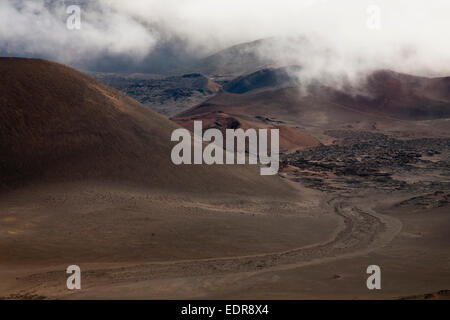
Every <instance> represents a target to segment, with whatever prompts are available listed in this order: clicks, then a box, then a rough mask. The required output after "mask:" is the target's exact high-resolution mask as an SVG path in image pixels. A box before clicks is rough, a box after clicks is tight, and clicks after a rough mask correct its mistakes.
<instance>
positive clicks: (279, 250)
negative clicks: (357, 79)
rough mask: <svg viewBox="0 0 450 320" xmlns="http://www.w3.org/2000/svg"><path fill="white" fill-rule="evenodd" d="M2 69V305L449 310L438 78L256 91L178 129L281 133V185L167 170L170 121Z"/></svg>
mask: <svg viewBox="0 0 450 320" xmlns="http://www.w3.org/2000/svg"><path fill="white" fill-rule="evenodd" d="M250 58H251V57H250ZM0 69H1V71H2V72H0V78H1V77H3V78H2V79H0V80H2V81H0V96H1V97H2V101H1V103H2V107H1V108H0V118H1V119H0V120H1V121H0V132H1V133H2V134H1V135H0V146H1V148H0V160H1V161H0V169H1V180H0V190H1V193H0V298H2V299H185V298H191V299H197V298H205V299H332V298H335V299H336V298H337V299H381V298H387V299H399V298H405V299H448V298H449V297H450V291H449V290H450V249H449V248H450V232H449V230H450V219H449V218H450V217H449V214H450V149H449V147H450V138H449V137H450V132H449V120H448V114H449V113H448V112H449V110H450V109H449V108H450V98H449V97H448V92H449V91H448V86H447V85H448V83H449V81H448V80H449V79H448V78H442V79H434V80H433V79H431V80H430V79H416V78H411V77H409V76H405V75H400V74H396V73H389V72H381V73H377V74H376V75H375V78H373V79H372V87H373V88H372V89H373V91H374V92H375V93H379V92H381V93H380V94H379V96H380V98H379V99H378V98H377V99H375V100H367V98H364V97H357V98H355V97H353V96H347V95H345V94H343V93H340V92H335V91H333V90H330V89H327V88H323V87H318V88H315V89H314V88H312V89H311V90H313V91H312V93H311V94H310V95H307V96H300V95H299V92H298V90H297V89H296V88H290V87H288V88H278V87H276V88H272V87H271V88H269V89H267V90H265V89H261V87H260V86H259V85H258V86H257V88H258V89H257V90H253V89H252V88H247V89H252V90H250V91H248V92H245V93H242V94H235V93H229V92H224V91H220V92H219V93H218V94H217V95H215V96H214V97H213V98H211V99H209V100H208V101H207V102H204V103H202V104H200V105H198V106H196V107H194V108H192V109H190V110H187V111H183V113H182V114H179V115H178V116H177V117H176V118H175V120H176V119H178V121H179V124H181V125H184V126H186V127H189V126H190V123H189V121H192V120H194V119H196V118H198V117H200V118H199V119H201V117H203V118H204V119H205V121H206V120H208V121H210V122H209V123H208V124H210V125H211V126H216V127H218V128H220V129H226V128H228V127H229V126H230V125H232V126H235V125H236V123H237V125H238V126H237V127H239V126H240V127H242V128H247V127H252V126H255V123H256V124H257V127H261V128H270V127H278V128H280V130H281V131H282V133H283V132H284V133H285V134H284V137H283V135H282V137H281V138H282V141H281V142H282V143H283V144H284V148H283V149H284V150H282V154H281V158H280V164H281V166H280V173H279V176H270V177H262V176H260V175H259V168H258V167H257V166H201V165H198V166H194V165H192V166H175V165H173V164H172V163H171V161H170V151H171V147H172V144H171V143H170V135H171V132H172V130H173V129H175V128H178V126H177V124H176V123H174V122H171V121H169V120H168V119H167V118H165V117H163V116H161V115H158V114H156V113H155V112H153V111H151V110H150V109H149V108H148V107H146V106H143V105H141V104H140V103H138V102H137V101H135V100H133V99H131V98H130V97H128V96H126V95H124V94H123V93H120V92H119V91H117V90H114V89H112V88H110V87H108V86H106V85H104V84H102V83H100V82H98V81H95V80H93V79H92V78H90V77H87V76H85V75H83V74H81V73H79V72H77V71H76V70H73V69H71V68H67V67H64V66H61V65H57V64H55V63H51V62H47V61H40V60H33V59H6V58H5V59H0ZM267 72H268V71H264V72H262V74H260V73H257V74H256V75H253V76H251V77H250V78H251V79H250V80H252V81H256V80H257V79H258V77H259V76H264V75H265V74H266V73H267ZM191 77H192V75H191ZM196 77H197V76H196ZM188 78H189V77H188ZM183 79H184V78H183ZM189 79H191V78H189ZM255 79H256V80H255ZM175 80H177V81H176V83H178V80H180V79H178V78H177V79H175ZM175 80H174V79H172V80H171V81H175ZM191 80H192V79H191ZM240 80H242V79H240ZM183 81H187V80H186V79H184V80H183ZM252 81H250V82H249V83H251V84H252V83H253V82H252ZM187 82H189V81H187ZM241 82H242V81H238V84H239V83H241ZM387 82H389V83H390V85H388V86H386V88H384V84H385V83H387ZM410 82H412V83H413V84H416V85H414V86H410V84H409V83H410ZM161 83H163V82H161ZM161 83H159V85H162V84H161ZM208 83H209V82H208ZM208 83H207V84H208ZM243 83H244V84H245V83H247V82H245V81H244V82H243ZM258 83H259V82H258ZM258 83H257V84H258ZM150 84H151V83H150ZM188 84H190V82H189V83H188ZM232 84H233V83H232ZM171 85H172V82H171ZM234 87H236V86H234ZM239 88H240V87H238V89H239ZM398 88H412V89H411V90H399V89H398ZM433 88H434V89H433ZM241 89H242V90H243V89H246V88H240V91H242V90H241ZM155 90H156V89H155ZM314 90H315V91H314ZM240 91H239V92H240ZM385 91H386V92H385ZM139 92H140V91H139ZM155 92H156V93H155V95H156V96H158V97H159V96H160V95H161V94H162V93H161V92H160V88H159V87H158V88H157V90H156V91H155ZM405 92H406V94H404V93H405ZM164 94H165V93H164ZM418 97H421V99H418ZM424 105H425V106H427V108H423V106H424ZM408 106H410V108H409V107H408ZM369 108H370V109H369ZM372 109H375V110H378V111H379V112H378V113H377V114H374V113H370V112H368V110H369V111H371V110H372ZM446 117H447V118H446ZM294 138H295V139H294ZM373 264H374V265H378V266H380V267H381V285H382V289H381V290H368V289H367V287H366V280H367V277H368V274H366V269H367V267H368V266H369V265H373ZM69 265H79V266H80V267H81V271H82V274H81V276H82V280H81V285H82V289H81V290H77V291H70V290H68V289H67V288H66V280H67V277H68V275H67V274H66V272H65V270H66V268H67V267H68V266H69Z"/></svg>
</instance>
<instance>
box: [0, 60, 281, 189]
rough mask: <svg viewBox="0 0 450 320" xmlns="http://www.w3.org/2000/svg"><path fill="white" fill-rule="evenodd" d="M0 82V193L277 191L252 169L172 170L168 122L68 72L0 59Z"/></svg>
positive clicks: (171, 127) (45, 64)
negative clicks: (56, 187)
mask: <svg viewBox="0 0 450 320" xmlns="http://www.w3.org/2000/svg"><path fill="white" fill-rule="evenodd" d="M0 78H1V80H0V105H1V108H0V120H1V121H0V132H1V135H0V146H1V148H0V159H1V162H0V172H1V181H2V183H1V187H3V188H5V187H6V188H10V187H15V186H20V185H23V184H27V183H28V182H30V181H39V182H45V181H52V182H60V181H79V180H94V181H100V180H101V181H116V182H117V181H119V182H121V183H124V182H130V183H139V184H144V185H147V186H151V187H158V188H169V189H177V190H183V191H194V190H198V191H199V190H202V191H204V190H208V191H220V192H238V191H241V192H251V193H255V192H263V193H264V192H265V191H266V189H267V188H268V189H270V188H271V187H274V188H280V187H281V188H282V187H283V186H284V185H283V186H280V183H279V181H278V179H277V178H275V177H270V178H266V177H261V176H259V170H258V168H256V167H252V168H249V167H243V166H220V167H219V166H209V167H208V166H194V165H190V166H189V165H187V166H186V165H184V166H175V165H173V164H172V162H171V159H170V153H171V148H172V145H173V143H172V142H170V136H171V133H172V131H173V130H174V129H176V128H177V125H176V124H174V123H173V122H170V121H169V120H167V119H166V118H164V117H162V116H160V115H158V114H157V113H155V112H153V111H151V110H150V109H149V108H148V107H145V106H143V105H141V104H139V103H138V102H137V101H135V100H133V99H131V98H129V97H128V96H126V95H125V94H123V93H121V92H119V91H117V90H115V89H112V88H110V87H108V86H106V85H104V84H102V83H100V82H99V81H96V80H94V79H92V78H90V77H88V76H86V75H84V74H82V73H80V72H78V71H76V70H74V69H71V68H68V67H66V66H62V65H59V64H56V63H52V62H48V61H42V60H34V59H16V58H2V59H0ZM261 182H265V183H266V186H267V188H262V187H259V186H261Z"/></svg>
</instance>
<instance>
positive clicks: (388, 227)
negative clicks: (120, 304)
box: [23, 196, 402, 294]
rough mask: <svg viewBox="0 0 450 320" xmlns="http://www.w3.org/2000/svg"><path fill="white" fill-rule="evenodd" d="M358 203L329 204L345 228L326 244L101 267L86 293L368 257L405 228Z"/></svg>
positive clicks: (42, 277) (49, 278) (53, 281)
mask: <svg viewBox="0 0 450 320" xmlns="http://www.w3.org/2000/svg"><path fill="white" fill-rule="evenodd" d="M359 200H361V199H359ZM357 201H358V199H356V198H353V199H352V198H344V197H342V196H340V197H336V198H332V199H329V200H328V201H326V202H325V204H324V205H325V206H326V207H328V209H329V210H333V211H334V212H335V214H337V215H339V216H340V217H342V220H343V223H342V225H341V227H340V228H339V230H337V231H336V234H335V236H334V238H333V239H331V240H329V241H326V242H324V243H318V244H314V245H309V246H304V247H301V248H294V249H290V250H286V251H281V252H273V253H265V254H256V255H247V256H237V257H226V258H208V259H196V260H180V261H161V262H151V263H142V264H134V265H122V266H111V267H101V266H100V267H97V268H91V269H84V270H83V283H84V284H86V285H85V286H84V288H85V289H89V288H94V287H96V286H97V285H102V284H103V285H106V284H108V285H113V286H114V285H120V284H126V283H138V282H142V281H149V280H155V279H175V278H187V277H199V276H216V275H221V276H225V275H227V276H229V275H239V274H252V275H254V274H259V273H265V272H271V271H275V270H288V269H292V268H298V267H302V266H307V265H314V264H320V263H325V262H329V261H333V260H337V259H343V258H349V257H354V256H358V255H362V254H367V253H369V252H371V251H373V250H375V249H377V248H380V247H383V246H385V245H386V244H388V243H389V242H390V241H391V240H392V239H393V238H394V237H395V236H396V235H397V234H398V233H399V232H400V231H401V229H402V224H401V222H400V221H399V220H397V219H396V218H393V217H390V216H386V215H382V214H379V213H377V212H375V211H373V210H372V209H371V208H370V207H369V206H367V207H364V208H362V205H361V203H362V202H361V201H359V202H357ZM65 276H66V275H65V274H64V273H63V272H61V271H60V270H59V271H48V272H43V273H37V274H33V275H29V276H27V277H25V278H24V279H23V280H25V281H26V282H28V283H33V284H34V285H32V290H31V291H32V292H44V291H47V292H48V291H51V290H48V289H50V288H52V287H53V288H57V287H58V288H61V283H65ZM29 289H30V287H29V288H28V290H29ZM43 290H44V291H43ZM65 294H67V291H66V292H65Z"/></svg>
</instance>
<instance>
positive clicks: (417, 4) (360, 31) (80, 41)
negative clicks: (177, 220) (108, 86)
mask: <svg viewBox="0 0 450 320" xmlns="http://www.w3.org/2000/svg"><path fill="white" fill-rule="evenodd" d="M72 4H80V7H81V29H80V30H69V29H68V28H67V26H66V20H67V18H68V17H69V14H67V12H66V10H67V7H68V6H69V5H72ZM295 35H303V36H306V37H308V38H309V39H310V41H311V42H312V43H313V45H314V46H315V48H316V49H314V50H313V51H311V52H313V53H314V55H316V57H314V58H317V59H319V60H318V61H319V62H317V61H312V60H311V59H310V60H309V61H307V62H308V63H311V64H314V63H316V65H318V66H319V69H320V68H321V67H320V66H322V67H323V65H324V62H323V61H324V59H325V58H323V57H321V55H322V54H324V53H327V57H328V58H327V59H328V60H327V64H326V65H327V67H329V68H330V69H336V70H340V69H358V68H392V69H395V70H398V71H405V72H411V73H416V74H425V75H438V74H439V75H450V1H449V0H428V1H424V0H373V1H366V0H340V1H339V0H328V1H327V0H223V1H219V0H127V1H123V0H98V1H54V0H48V1H44V0H34V1H23V0H1V1H0V54H1V55H2V56H8V55H9V56H33V57H42V58H47V59H52V60H57V61H60V62H63V63H67V64H71V65H75V66H77V67H81V68H88V69H89V68H94V69H95V68H101V69H102V70H105V71H106V70H108V69H111V71H114V69H117V68H118V66H120V68H121V69H126V68H127V66H128V65H133V66H143V65H145V64H151V63H154V64H155V62H156V64H157V62H158V61H161V60H163V61H165V63H166V64H169V67H170V66H172V64H173V66H176V65H177V63H180V61H181V62H182V63H184V62H189V61H191V60H193V59H194V58H196V57H201V56H204V55H207V54H210V53H213V52H215V51H217V50H220V49H223V48H225V47H227V46H230V45H233V44H237V43H240V42H245V41H251V40H255V39H260V38H265V37H271V36H282V37H289V36H295ZM330 53H331V55H330ZM265 54H277V52H270V53H265ZM299 56H301V55H299ZM330 56H332V57H333V61H332V63H330V60H329V57H330ZM149 57H150V58H149ZM301 59H305V57H304V56H301ZM321 59H322V60H321ZM302 62H303V63H305V62H304V61H302ZM147 69H148V68H147ZM147 69H146V68H143V69H142V70H147Z"/></svg>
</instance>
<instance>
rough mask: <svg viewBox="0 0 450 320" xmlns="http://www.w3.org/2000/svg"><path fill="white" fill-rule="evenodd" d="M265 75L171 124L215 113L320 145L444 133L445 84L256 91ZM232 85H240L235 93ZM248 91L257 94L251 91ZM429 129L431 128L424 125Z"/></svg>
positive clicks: (372, 80) (384, 76)
mask: <svg viewBox="0 0 450 320" xmlns="http://www.w3.org/2000/svg"><path fill="white" fill-rule="evenodd" d="M278 70H280V69H273V72H274V75H273V77H275V78H276V73H277V72H279V71H278ZM268 72H269V71H268V70H265V73H264V75H262V76H261V75H260V73H261V72H259V73H258V72H256V73H253V74H250V75H247V76H241V77H239V78H238V79H236V80H235V81H234V82H231V83H235V84H234V85H233V86H232V87H233V90H232V92H227V91H226V90H223V91H222V92H220V93H219V94H217V95H216V96H215V97H213V98H211V99H208V100H207V101H205V102H204V103H202V104H200V105H198V106H196V107H194V108H191V109H189V110H186V111H184V112H182V113H180V114H178V115H177V116H175V117H174V118H175V119H176V118H185V117H195V116H198V115H199V114H206V113H209V112H218V111H221V112H224V113H227V114H230V115H232V116H233V117H240V118H242V119H245V120H248V121H255V118H256V120H257V121H259V122H267V121H265V120H264V119H270V121H271V122H272V123H276V124H280V125H284V126H287V127H291V128H294V129H296V130H298V131H303V132H305V131H306V133H308V134H312V135H313V136H314V137H316V138H318V139H320V140H321V141H322V142H323V143H328V138H327V137H326V136H324V134H323V132H324V130H329V129H342V128H355V129H363V130H381V131H386V132H387V131H391V132H393V133H396V131H403V132H405V131H410V132H411V133H413V132H414V135H416V136H417V135H419V136H420V135H422V136H436V135H446V134H447V133H448V132H449V131H448V128H449V127H448V126H447V125H446V122H445V123H442V121H443V120H442V119H445V118H449V117H450V99H449V92H450V82H449V79H450V78H434V79H432V78H423V77H415V76H411V75H406V74H399V73H395V72H391V71H378V72H374V73H373V74H371V75H369V76H368V77H367V79H366V80H365V81H363V82H361V84H360V85H358V88H355V87H350V86H347V87H344V88H343V89H335V88H332V87H328V86H325V85H322V84H319V83H315V84H311V85H309V86H307V87H305V86H303V87H302V86H300V87H295V86H292V85H287V86H284V87H279V86H272V87H271V86H269V87H266V88H263V89H261V86H260V85H258V76H260V77H261V81H262V82H264V79H265V78H267V73H268ZM300 72H301V71H300ZM247 78H248V79H247ZM238 84H242V85H240V86H239V87H238V88H235V87H236V86H237V85H238ZM249 84H252V86H249ZM253 87H255V88H257V89H255V90H252V88H253ZM225 89H227V87H225ZM237 92H241V93H237ZM432 123H433V124H436V126H434V125H430V124H432ZM403 134H404V133H403Z"/></svg>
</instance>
